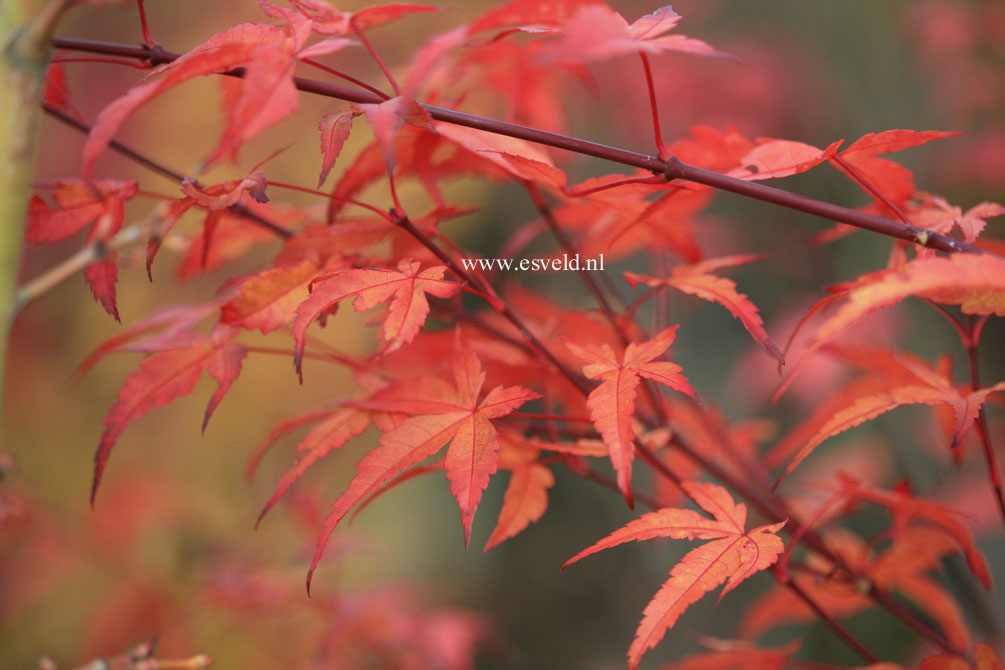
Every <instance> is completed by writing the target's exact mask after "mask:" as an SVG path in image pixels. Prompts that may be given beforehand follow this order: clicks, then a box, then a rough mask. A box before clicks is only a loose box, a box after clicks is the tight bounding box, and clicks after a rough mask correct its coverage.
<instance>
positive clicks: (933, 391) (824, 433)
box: [776, 354, 1005, 485]
mask: <svg viewBox="0 0 1005 670" xmlns="http://www.w3.org/2000/svg"><path fill="white" fill-rule="evenodd" d="M895 356H897V355H896V354H895ZM897 358H898V362H899V363H900V365H901V366H902V368H903V370H905V371H906V372H907V373H908V374H907V375H906V377H907V379H904V377H905V375H904V374H903V373H901V374H900V375H899V377H900V379H901V380H902V381H901V383H900V384H897V383H893V384H890V385H889V386H887V387H885V388H884V387H880V388H878V389H876V391H875V392H872V393H869V392H867V391H866V390H865V389H864V388H862V387H861V386H856V387H854V390H855V391H856V392H855V393H853V394H845V397H846V402H847V404H846V405H845V406H843V407H832V408H831V409H832V410H833V414H832V415H831V416H830V417H829V418H828V419H827V420H825V421H824V422H823V423H822V424H820V425H819V426H817V428H816V431H815V432H814V433H813V434H812V435H811V436H810V437H809V439H808V440H807V441H806V442H805V443H804V444H803V446H802V448H800V449H799V451H798V452H797V453H796V455H795V456H794V457H793V459H792V461H791V462H790V463H789V465H788V466H787V467H786V469H785V472H784V473H783V474H782V475H781V476H780V477H779V478H778V483H780V482H781V481H782V479H784V478H785V477H786V476H788V475H789V474H790V473H791V472H792V471H793V470H794V469H795V468H796V467H797V466H798V465H799V464H800V463H802V461H803V460H804V459H805V458H806V457H807V456H809V455H810V454H811V453H812V452H813V450H814V449H816V448H817V446H819V445H820V444H821V443H823V442H824V441H825V440H827V439H829V438H831V437H834V436H835V435H838V434H840V433H842V432H844V431H846V430H849V429H851V428H854V427H855V426H858V425H860V424H862V423H864V422H866V421H870V420H872V419H875V418H876V417H878V416H880V415H882V414H885V413H886V412H889V411H891V410H894V409H897V408H898V407H903V406H905V405H941V404H945V405H949V406H950V407H952V409H953V414H954V415H955V420H954V425H953V435H952V443H951V446H952V447H954V448H955V447H956V446H958V445H959V444H960V443H961V442H962V441H963V438H965V437H966V435H967V433H968V432H969V431H970V429H971V428H972V427H973V425H974V422H975V421H976V420H977V416H978V413H979V412H980V409H981V406H982V405H983V404H984V401H985V400H987V398H988V396H989V395H991V394H992V393H996V392H999V391H1003V390H1005V381H1003V382H999V383H997V384H994V385H993V386H989V387H986V388H981V389H976V390H974V391H972V392H970V393H962V392H960V390H959V389H957V388H956V387H955V386H954V385H953V383H952V381H951V380H949V379H947V378H946V377H945V376H943V375H941V374H939V373H937V372H934V371H932V370H931V369H929V368H927V367H926V366H925V365H923V364H919V363H918V362H916V361H913V360H911V359H910V358H907V357H904V358H901V357H900V356H897ZM895 379H896V377H895ZM776 485H777V484H776Z"/></svg>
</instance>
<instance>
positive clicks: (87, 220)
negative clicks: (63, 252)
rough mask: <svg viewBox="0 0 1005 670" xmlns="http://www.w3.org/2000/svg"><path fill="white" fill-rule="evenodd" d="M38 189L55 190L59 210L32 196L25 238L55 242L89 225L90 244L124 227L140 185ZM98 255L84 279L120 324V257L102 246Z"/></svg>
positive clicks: (68, 183) (67, 184) (67, 183)
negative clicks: (128, 204)
mask: <svg viewBox="0 0 1005 670" xmlns="http://www.w3.org/2000/svg"><path fill="white" fill-rule="evenodd" d="M39 187H40V188H54V189H55V190H54V192H53V195H52V198H53V200H55V201H56V204H57V205H58V207H57V208H55V209H49V207H48V206H47V205H46V204H45V201H44V200H42V199H41V198H39V197H38V196H33V197H32V199H31V201H30V202H29V205H28V230H27V233H26V238H27V240H28V241H29V242H35V243H46V242H56V241H58V240H61V239H64V238H66V237H69V236H70V235H73V234H74V233H76V232H78V231H80V230H82V229H83V228H85V227H86V226H88V225H91V230H90V231H89V232H88V234H87V244H88V245H94V244H97V243H98V242H103V241H107V240H110V239H111V238H112V237H114V235H115V234H116V233H117V232H119V230H120V229H121V228H122V223H123V221H124V220H125V216H126V211H125V202H126V200H129V199H131V198H133V197H134V196H136V194H137V193H138V192H139V184H138V183H137V181H136V180H135V179H130V180H128V181H125V182H120V181H112V180H107V181H100V182H96V183H89V182H85V181H82V180H78V179H70V180H63V181H58V182H53V183H51V184H42V185H40V186H39ZM92 224H93V225H92ZM97 256H98V260H96V261H94V262H92V263H90V264H89V265H88V266H87V267H86V268H85V269H84V279H85V280H86V281H87V283H88V285H89V286H90V288H91V292H92V293H93V294H94V299H95V300H97V301H98V302H99V303H101V306H102V307H104V308H105V311H106V312H108V313H109V314H110V315H111V316H112V317H113V318H114V319H115V320H116V321H119V320H120V319H119V310H118V307H117V306H116V303H115V283H116V281H117V279H118V266H117V261H118V256H117V255H116V253H115V252H114V251H112V250H110V249H106V248H103V247H99V248H98V253H97Z"/></svg>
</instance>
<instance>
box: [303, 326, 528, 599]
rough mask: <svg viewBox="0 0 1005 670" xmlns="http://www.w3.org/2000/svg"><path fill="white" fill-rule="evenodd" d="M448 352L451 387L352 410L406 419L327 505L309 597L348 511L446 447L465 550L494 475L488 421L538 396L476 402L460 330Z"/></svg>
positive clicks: (506, 394) (477, 391)
mask: <svg viewBox="0 0 1005 670" xmlns="http://www.w3.org/2000/svg"><path fill="white" fill-rule="evenodd" d="M454 350H455V353H454V357H453V360H452V365H453V376H454V382H453V384H449V383H447V382H446V381H444V380H442V379H440V378H438V377H426V378H423V379H421V380H418V382H414V381H413V382H411V383H410V384H408V386H409V388H410V389H412V390H413V392H414V391H419V392H420V393H421V397H412V398H402V397H395V394H394V393H393V390H392V393H390V394H386V395H384V396H381V395H380V394H377V396H375V397H374V398H373V399H371V401H370V402H361V403H356V405H357V406H359V407H363V408H366V409H373V410H377V411H383V412H404V413H408V414H412V415H413V416H411V417H410V418H408V419H407V420H405V421H404V422H403V423H401V424H400V425H398V426H397V427H396V428H393V429H391V430H389V431H387V432H386V433H384V434H383V435H382V436H381V438H380V446H378V447H377V448H376V449H374V450H373V451H371V452H369V453H368V454H367V455H366V456H364V457H363V459H362V460H361V461H360V462H359V463H358V464H357V465H356V476H355V477H353V479H352V481H351V482H349V487H348V488H347V489H346V490H345V491H343V492H342V495H340V496H339V497H338V499H337V500H336V501H335V503H334V504H333V505H332V510H331V512H329V513H328V516H327V517H326V518H325V521H324V525H323V527H322V530H321V535H320V536H319V537H318V542H317V547H316V549H315V551H314V558H313V560H312V561H311V567H310V570H309V571H308V573H307V590H308V592H310V585H311V577H312V576H313V574H314V569H315V568H316V567H317V565H318V562H319V561H320V560H321V556H322V555H323V554H324V549H325V545H326V544H327V543H328V538H329V537H330V536H331V534H332V532H333V531H334V530H335V527H336V526H337V525H338V523H339V522H340V521H341V520H342V519H343V518H344V517H345V515H346V514H347V513H348V512H349V510H351V509H352V508H353V507H354V506H355V505H356V504H357V503H360V502H361V501H363V500H365V499H366V498H367V497H369V496H370V495H371V494H373V493H375V492H376V491H378V490H379V489H380V488H381V487H382V486H383V485H384V483H386V482H388V481H389V480H391V479H393V478H394V477H396V476H397V475H399V474H401V473H402V472H404V471H405V470H407V469H408V468H410V467H411V466H413V465H415V464H417V463H419V462H421V461H424V460H426V459H427V458H429V457H431V456H433V455H434V454H436V453H437V452H438V451H439V450H440V449H442V448H443V445H445V444H447V443H448V442H449V443H450V446H449V447H448V448H447V452H446V455H445V457H444V469H445V470H446V472H447V478H448V479H449V480H450V492H451V493H452V494H453V496H454V498H456V500H457V504H458V506H459V507H460V510H461V525H462V527H463V530H464V546H465V547H466V546H467V545H468V542H469V541H470V539H471V523H472V521H473V520H474V515H475V511H476V509H477V508H478V503H479V502H480V501H481V497H482V492H483V491H484V490H485V488H486V487H487V486H488V483H489V477H490V476H491V475H492V474H493V473H495V472H496V469H497V467H498V460H499V437H498V434H497V432H496V429H495V426H493V425H492V423H491V421H490V419H498V418H499V417H502V416H506V415H507V414H509V413H510V412H512V411H513V410H514V409H516V408H517V407H520V406H521V405H523V404H524V403H525V402H528V401H530V400H534V399H536V398H539V397H541V396H540V395H539V394H538V393H535V392H534V391H530V390H528V389H525V388H523V387H520V386H508V387H505V388H504V387H502V386H497V387H495V388H494V389H492V390H491V391H489V392H488V393H486V394H485V395H484V396H482V384H483V383H484V382H485V372H484V371H483V370H482V366H481V363H480V362H479V360H478V357H477V356H475V354H474V352H472V351H471V349H470V348H469V347H468V345H467V343H466V342H465V341H464V340H463V339H462V338H461V334H460V331H459V330H458V331H457V332H456V334H455V348H454Z"/></svg>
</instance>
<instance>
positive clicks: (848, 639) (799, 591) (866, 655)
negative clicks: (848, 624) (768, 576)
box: [775, 571, 879, 663]
mask: <svg viewBox="0 0 1005 670" xmlns="http://www.w3.org/2000/svg"><path fill="white" fill-rule="evenodd" d="M775 577H776V578H777V579H778V583H779V584H784V585H785V586H787V587H788V588H789V590H790V591H792V592H793V593H794V594H796V595H797V596H798V597H799V599H800V600H802V601H803V602H804V603H806V604H807V605H808V606H809V608H810V609H811V610H813V613H814V614H816V615H817V618H818V619H820V620H821V621H823V622H824V623H825V624H827V627H828V628H830V629H831V630H832V631H834V634H835V635H837V636H838V637H839V638H841V640H842V641H844V643H845V644H847V645H848V646H849V647H851V648H852V649H854V650H855V652H856V653H857V654H858V655H859V656H861V657H862V658H863V659H865V660H866V661H867V662H869V663H878V662H879V657H878V656H876V655H875V654H873V653H872V652H871V651H869V650H868V649H866V647H865V645H863V644H862V643H861V642H859V641H858V639H857V638H856V637H855V636H854V635H852V634H851V633H850V632H849V631H848V629H847V628H845V627H844V626H842V625H841V623H840V622H838V620H837V619H835V618H834V617H832V616H831V615H830V613H829V612H827V611H826V610H825V609H824V608H823V607H821V606H820V603H818V602H817V601H816V600H814V599H813V598H812V597H811V596H810V594H808V593H806V591H804V590H803V588H802V587H801V586H799V584H797V583H796V582H795V581H793V580H792V579H789V578H788V576H786V575H783V574H782V573H780V572H778V571H775Z"/></svg>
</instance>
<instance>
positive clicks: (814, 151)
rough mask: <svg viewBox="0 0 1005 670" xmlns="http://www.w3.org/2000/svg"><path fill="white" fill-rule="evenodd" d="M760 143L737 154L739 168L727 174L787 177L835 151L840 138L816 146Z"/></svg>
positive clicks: (755, 178)
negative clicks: (825, 146)
mask: <svg viewBox="0 0 1005 670" xmlns="http://www.w3.org/2000/svg"><path fill="white" fill-rule="evenodd" d="M759 141H760V142H761V143H760V144H758V145H757V146H756V147H754V148H753V149H751V150H750V151H749V152H748V153H746V154H745V155H744V156H743V157H741V158H740V165H741V168H740V169H738V170H733V171H731V172H730V173H729V174H731V175H733V176H737V177H740V178H742V179H746V180H748V181H755V180H758V179H777V178H780V177H788V176H791V175H794V174H799V173H801V172H806V171H807V170H809V169H811V168H814V167H816V166H817V165H820V164H821V163H823V162H824V161H826V160H828V159H829V158H831V157H832V156H834V154H835V153H836V152H837V149H838V147H839V146H840V145H841V142H842V141H843V140H838V141H837V142H833V143H832V144H830V145H829V146H827V148H825V149H818V148H816V147H814V146H812V145H809V144H805V143H803V142H793V141H791V140H759Z"/></svg>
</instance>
